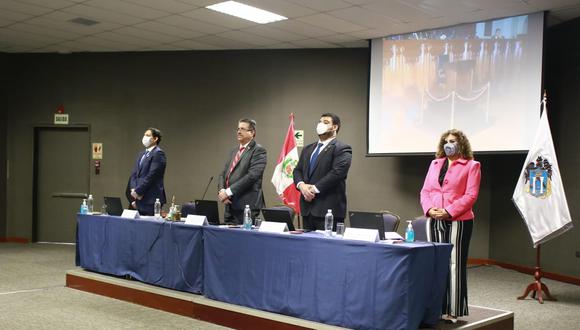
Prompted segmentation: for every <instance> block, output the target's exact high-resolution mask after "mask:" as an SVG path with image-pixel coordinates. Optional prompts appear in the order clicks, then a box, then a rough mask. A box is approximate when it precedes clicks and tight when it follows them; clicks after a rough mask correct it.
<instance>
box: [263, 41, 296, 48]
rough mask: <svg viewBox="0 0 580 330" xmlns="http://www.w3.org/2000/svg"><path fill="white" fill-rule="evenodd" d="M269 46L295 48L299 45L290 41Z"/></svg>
mask: <svg viewBox="0 0 580 330" xmlns="http://www.w3.org/2000/svg"><path fill="white" fill-rule="evenodd" d="M268 48H270V49H293V48H298V46H296V45H293V44H291V43H289V42H284V43H281V44H275V45H270V46H268Z"/></svg>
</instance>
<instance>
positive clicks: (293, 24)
mask: <svg viewBox="0 0 580 330" xmlns="http://www.w3.org/2000/svg"><path fill="white" fill-rule="evenodd" d="M268 25H269V26H271V27H274V28H277V29H281V30H285V31H288V32H291V33H296V34H300V35H303V36H306V37H310V38H316V37H321V36H330V35H333V34H336V31H330V30H327V29H323V28H320V27H317V26H314V25H310V24H307V23H304V22H300V21H297V20H286V21H278V22H273V23H270V24H268Z"/></svg>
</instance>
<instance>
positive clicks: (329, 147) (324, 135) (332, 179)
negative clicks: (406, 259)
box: [294, 113, 352, 230]
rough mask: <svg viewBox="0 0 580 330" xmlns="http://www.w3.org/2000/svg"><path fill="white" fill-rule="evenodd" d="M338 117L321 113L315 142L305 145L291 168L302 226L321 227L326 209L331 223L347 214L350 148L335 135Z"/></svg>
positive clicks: (337, 128)
mask: <svg viewBox="0 0 580 330" xmlns="http://www.w3.org/2000/svg"><path fill="white" fill-rule="evenodd" d="M339 130H340V118H339V117H338V116H337V115H336V114H334V113H324V114H322V115H321V116H320V121H319V122H318V125H317V126H316V133H317V134H318V138H319V140H318V142H316V143H312V144H309V145H307V146H306V147H304V149H303V150H302V153H301V155H300V160H299V161H298V164H297V165H296V168H294V183H295V184H296V188H297V189H298V190H299V191H300V193H301V195H302V196H300V209H301V212H302V219H303V221H304V229H308V230H324V216H325V215H326V212H327V210H328V209H331V210H332V214H333V216H334V224H333V227H335V226H336V223H337V222H344V218H345V216H346V176H347V174H348V170H349V168H350V162H351V159H352V148H351V147H350V146H349V145H347V144H344V143H342V142H340V141H338V140H337V139H336V135H337V134H338V131H339Z"/></svg>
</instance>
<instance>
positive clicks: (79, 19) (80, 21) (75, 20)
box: [69, 17, 100, 26]
mask: <svg viewBox="0 0 580 330" xmlns="http://www.w3.org/2000/svg"><path fill="white" fill-rule="evenodd" d="M69 22H72V23H76V24H80V25H84V26H92V25H95V24H99V23H100V22H97V21H93V20H92V19H88V18H83V17H77V18H73V19H71V20H70V21H69Z"/></svg>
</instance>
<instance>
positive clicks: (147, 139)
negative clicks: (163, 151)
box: [141, 135, 153, 148]
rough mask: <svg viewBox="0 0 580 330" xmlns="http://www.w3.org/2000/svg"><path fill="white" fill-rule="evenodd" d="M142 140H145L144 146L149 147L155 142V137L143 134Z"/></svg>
mask: <svg viewBox="0 0 580 330" xmlns="http://www.w3.org/2000/svg"><path fill="white" fill-rule="evenodd" d="M141 142H143V146H144V147H145V148H149V147H150V146H151V143H152V142H153V138H152V137H150V136H147V135H143V140H141Z"/></svg>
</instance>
